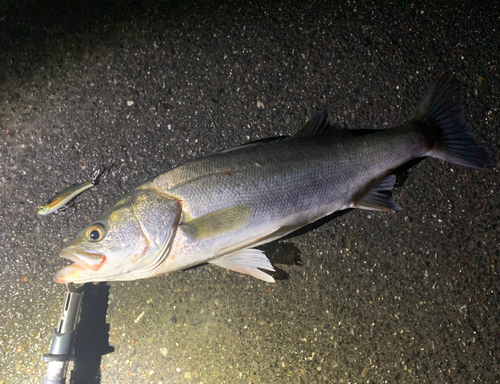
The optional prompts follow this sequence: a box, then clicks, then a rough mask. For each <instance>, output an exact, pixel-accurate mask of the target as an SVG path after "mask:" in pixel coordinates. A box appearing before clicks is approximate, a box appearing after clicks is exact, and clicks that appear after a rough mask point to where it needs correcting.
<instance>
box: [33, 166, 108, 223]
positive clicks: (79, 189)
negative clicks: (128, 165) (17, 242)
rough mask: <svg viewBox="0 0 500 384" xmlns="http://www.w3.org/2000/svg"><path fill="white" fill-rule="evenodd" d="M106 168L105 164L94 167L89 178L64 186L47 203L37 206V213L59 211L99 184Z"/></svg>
mask: <svg viewBox="0 0 500 384" xmlns="http://www.w3.org/2000/svg"><path fill="white" fill-rule="evenodd" d="M107 170H109V168H107V167H105V166H103V169H99V168H98V167H96V168H94V175H93V176H92V179H91V180H89V181H85V182H83V183H79V184H73V185H70V186H68V187H66V188H64V189H63V190H62V191H60V192H59V193H57V194H56V195H55V196H54V197H53V198H52V199H50V200H49V201H48V202H47V203H45V204H43V205H41V206H40V207H39V208H38V213H37V214H38V215H40V216H46V215H49V214H51V213H53V212H60V211H62V210H65V209H66V208H67V206H68V204H69V203H70V202H71V201H73V200H74V199H75V198H76V197H77V196H78V195H80V194H82V193H83V192H85V191H86V190H88V189H90V188H93V187H95V186H96V185H97V184H99V180H100V178H101V176H102V174H103V173H104V172H105V171H107Z"/></svg>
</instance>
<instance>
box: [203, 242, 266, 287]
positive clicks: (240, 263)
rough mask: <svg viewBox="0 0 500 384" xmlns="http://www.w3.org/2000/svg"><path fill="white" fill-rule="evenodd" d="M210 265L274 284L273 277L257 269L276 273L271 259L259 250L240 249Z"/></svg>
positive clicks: (213, 261)
mask: <svg viewBox="0 0 500 384" xmlns="http://www.w3.org/2000/svg"><path fill="white" fill-rule="evenodd" d="M209 263H210V264H214V265H217V266H219V267H221V268H226V269H230V270H231V271H235V272H239V273H243V274H245V275H251V276H253V277H256V278H257V279H260V280H264V281H267V282H268V283H274V278H273V277H272V276H270V275H268V274H267V273H265V272H262V271H261V270H259V269H257V268H261V269H265V270H266V271H273V272H274V268H273V266H272V265H271V262H270V261H269V259H268V258H267V257H266V255H265V254H264V252H262V251H261V250H258V249H240V250H239V251H236V252H233V253H230V254H229V255H225V256H222V257H219V258H217V259H214V260H212V261H209Z"/></svg>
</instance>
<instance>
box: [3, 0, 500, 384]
mask: <svg viewBox="0 0 500 384" xmlns="http://www.w3.org/2000/svg"><path fill="white" fill-rule="evenodd" d="M429 3H431V2H429ZM499 7H500V6H499V5H498V3H494V2H486V1H484V2H483V1H470V2H469V1H458V2H456V1H447V0H438V1H433V2H432V4H426V3H425V2H420V1H418V2H412V1H395V2H393V1H382V2H373V3H372V2H354V1H351V2H338V3H337V4H333V2H330V1H304V2H301V3H299V2H295V1H285V2H281V3H276V4H274V5H273V4H269V2H268V1H252V2H249V1H242V2H234V1H232V2H231V1H228V2H218V1H179V0H177V1H175V0H173V1H158V2H156V1H143V2H141V1H118V0H105V1H101V0H90V1H86V2H79V1H78V2H77V1H70V2H67V1H62V0H60V1H57V0H56V1H37V0H33V1H11V2H2V5H1V6H0V127H1V131H0V240H1V241H0V272H1V273H2V276H1V280H0V287H1V293H2V294H1V295H0V336H1V337H0V383H2V384H3V383H9V384H17V383H40V382H41V377H42V375H43V374H44V372H45V369H46V365H44V364H43V363H41V362H40V357H41V355H42V354H43V353H46V352H47V350H48V348H49V344H50V339H51V337H52V329H53V328H54V327H55V325H56V322H57V319H58V316H59V311H60V306H61V302H62V299H63V294H64V288H63V287H62V286H60V285H57V284H56V283H55V282H54V280H53V276H54V273H55V271H56V270H57V269H58V268H60V267H62V266H64V265H66V264H67V262H66V261H64V260H61V259H59V257H58V252H59V251H60V250H61V248H62V247H64V245H65V244H67V243H68V242H69V241H70V240H71V239H72V238H73V237H74V236H75V235H76V234H77V233H78V232H79V231H80V230H81V229H82V228H83V227H85V226H86V225H87V224H88V223H89V222H90V221H91V220H92V218H95V217H97V216H98V215H99V213H100V212H101V211H102V210H103V209H105V208H106V207H108V206H110V205H111V204H113V203H114V202H116V201H118V200H119V199H120V196H122V195H123V194H125V193H126V192H128V191H130V190H132V189H133V188H134V187H136V186H138V185H140V184H142V183H143V182H145V181H147V180H148V179H150V178H151V177H153V176H156V175H158V174H160V173H162V172H165V171H167V170H169V169H170V168H171V167H173V166H176V165H179V164H181V163H183V162H185V161H188V160H190V159H193V158H196V157H198V156H200V155H203V154H208V153H212V152H215V151H218V150H221V149H224V148H228V147H233V146H235V145H238V144H241V143H244V142H246V141H248V140H256V139H259V138H263V137H268V136H276V135H279V134H290V133H292V132H294V131H295V130H296V129H298V128H299V127H300V126H301V125H302V124H303V123H304V122H305V120H306V118H307V117H308V116H311V115H312V114H313V113H314V111H315V110H316V109H318V108H326V109H327V110H329V111H330V112H331V114H332V116H333V118H334V119H340V120H343V121H345V122H346V123H347V124H348V125H349V126H351V127H362V128H386V127H390V126H394V125H397V124H400V123H402V122H403V121H404V120H405V119H406V118H408V117H409V116H410V115H411V113H412V111H413V109H414V107H415V106H416V104H417V103H418V100H419V98H420V97H421V96H422V95H423V94H424V93H425V90H426V89H427V87H428V86H429V84H430V83H432V82H433V81H434V80H435V78H436V77H437V76H439V75H440V74H442V73H444V72H446V71H448V70H451V71H453V72H455V73H456V75H457V78H458V79H459V81H460V83H461V84H462V86H463V88H464V92H465V93H466V94H467V96H468V111H467V116H468V119H469V121H470V122H471V123H472V124H473V126H474V127H476V129H477V130H478V131H479V132H481V133H482V134H483V135H484V136H485V137H486V138H487V139H488V140H489V141H490V142H491V143H492V147H493V149H494V150H495V152H496V153H497V154H498V153H499V145H500V133H499V106H500V75H499V73H498V70H499V68H498V64H499V59H500V55H499V52H500V49H499V48H500V46H499V44H498V41H500V33H499V30H500V28H499V25H500V10H499ZM107 161H113V162H114V163H115V167H114V170H113V172H112V173H111V174H110V175H108V177H107V178H106V179H105V180H104V181H103V182H102V183H101V184H100V185H99V186H98V187H97V188H95V189H93V190H91V191H89V192H87V193H86V194H84V195H82V196H81V197H80V198H79V199H78V207H79V209H78V211H77V212H76V213H74V214H73V213H72V210H70V211H68V212H66V213H63V214H59V215H51V216H48V217H37V215H36V210H37V206H38V205H39V204H40V203H42V202H44V201H46V200H48V199H49V198H50V197H51V196H52V195H53V194H54V193H55V192H56V191H59V190H61V189H62V188H63V187H64V186H66V185H68V184H71V183H75V182H80V181H85V180H87V179H88V178H89V177H90V174H91V170H92V168H93V167H94V166H95V165H96V164H99V163H102V162H107ZM394 196H395V198H396V200H397V201H398V202H399V203H400V204H401V205H402V206H403V208H404V211H402V212H399V213H397V214H382V213H373V212H367V211H352V212H349V213H347V214H345V215H342V216H340V217H338V218H336V219H335V220H332V221H330V222H329V223H327V224H325V225H323V226H320V227H319V228H316V229H314V230H312V231H310V232H308V233H306V234H303V235H301V236H298V237H294V238H292V239H288V240H286V241H282V242H280V243H278V244H274V245H273V246H271V247H270V248H269V252H268V253H269V254H270V257H271V259H272V260H273V261H275V262H277V261H280V260H281V261H283V259H284V258H285V259H286V258H287V257H286V256H289V255H290V249H298V250H300V252H301V253H300V259H301V260H302V265H293V264H294V263H290V260H288V265H287V264H277V266H278V267H280V268H281V269H282V270H283V271H285V272H286V273H288V274H289V276H288V278H287V279H284V280H280V281H278V282H277V283H276V284H267V283H263V282H261V281H258V280H255V279H253V278H251V277H247V276H241V275H238V274H236V273H233V272H227V271H224V270H221V269H218V268H217V267H207V266H202V267H200V268H196V269H192V270H189V271H185V272H178V273H175V274H172V275H170V276H163V277H159V278H155V279H149V280H144V281H137V282H126V283H120V282H118V283H111V284H109V285H108V286H106V285H98V286H90V287H86V296H85V300H86V301H85V305H84V312H83V314H82V322H81V330H80V333H79V339H78V344H77V347H78V350H77V352H78V353H79V358H80V360H79V363H78V365H77V366H76V367H75V370H74V371H73V379H72V382H74V383H85V384H88V383H99V382H100V383H103V384H111V383H193V384H194V383H208V384H211V383H297V384H299V383H300V384H302V383H307V384H309V383H453V384H458V383H497V382H500V372H499V371H500V368H499V367H500V365H499V358H500V310H499V307H500V294H499V289H500V279H499V272H498V270H499V268H500V246H499V238H500V233H499V232H500V227H499V222H500V198H499V175H498V170H494V171H490V172H479V171H474V170H470V169H466V168H464V167H460V166H455V165H451V164H445V163H443V162H442V161H439V160H435V159H427V160H426V161H424V162H421V163H419V164H417V165H416V166H415V167H413V168H412V169H411V170H410V172H409V175H408V178H407V180H406V181H405V182H404V184H403V185H402V186H400V187H398V188H396V189H395V191H394ZM284 253H285V254H286V255H284ZM284 256H285V257H284ZM288 259H291V258H290V257H288ZM285 261H286V260H285ZM106 313H107V317H105V314H106ZM141 314H142V317H140V315H141ZM106 324H107V325H106ZM108 332H109V345H110V346H112V347H114V352H112V353H108V354H105V355H103V356H102V358H101V354H104V353H106V352H107V351H109V348H108V344H107V342H108V339H107V338H108Z"/></svg>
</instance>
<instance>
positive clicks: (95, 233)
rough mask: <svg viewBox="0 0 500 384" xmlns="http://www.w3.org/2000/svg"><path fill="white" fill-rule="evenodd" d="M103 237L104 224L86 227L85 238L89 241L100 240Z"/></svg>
mask: <svg viewBox="0 0 500 384" xmlns="http://www.w3.org/2000/svg"><path fill="white" fill-rule="evenodd" d="M103 237H104V226H103V225H102V224H94V225H92V226H91V227H90V228H89V229H87V238H88V239H89V240H90V241H101V240H102V238H103Z"/></svg>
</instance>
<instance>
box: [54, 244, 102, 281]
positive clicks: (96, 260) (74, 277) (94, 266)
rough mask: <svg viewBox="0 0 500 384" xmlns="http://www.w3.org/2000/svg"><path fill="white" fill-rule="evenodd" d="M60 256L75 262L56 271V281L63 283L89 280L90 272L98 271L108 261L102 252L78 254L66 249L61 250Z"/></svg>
mask: <svg viewBox="0 0 500 384" xmlns="http://www.w3.org/2000/svg"><path fill="white" fill-rule="evenodd" d="M60 257H62V258H64V259H67V260H70V261H72V262H73V264H70V265H68V266H67V267H64V268H62V269H60V270H59V271H57V272H56V276H55V279H56V282H58V283H62V284H64V283H78V282H80V281H81V280H85V281H88V273H89V272H90V273H92V272H96V271H98V270H99V269H101V267H102V266H103V264H104V262H105V261H106V256H104V255H101V254H96V253H90V252H78V255H77V254H75V253H73V252H71V251H68V250H66V249H64V250H63V251H62V252H61V254H60Z"/></svg>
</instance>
